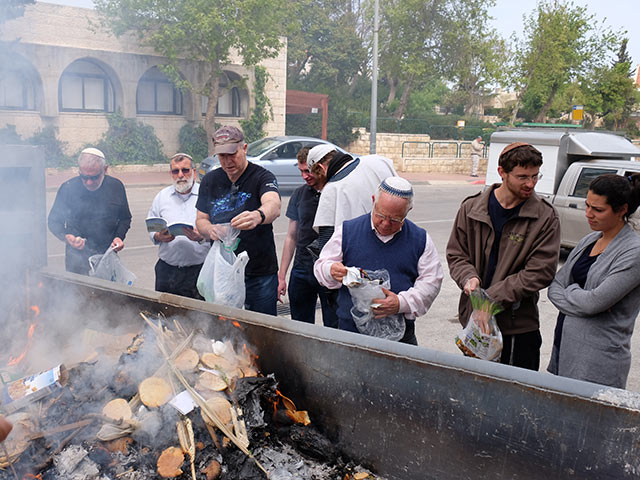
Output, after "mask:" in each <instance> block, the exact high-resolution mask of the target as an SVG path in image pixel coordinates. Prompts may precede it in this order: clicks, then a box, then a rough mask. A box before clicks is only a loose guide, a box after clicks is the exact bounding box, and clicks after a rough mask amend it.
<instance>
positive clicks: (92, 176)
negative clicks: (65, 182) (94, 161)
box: [78, 172, 104, 182]
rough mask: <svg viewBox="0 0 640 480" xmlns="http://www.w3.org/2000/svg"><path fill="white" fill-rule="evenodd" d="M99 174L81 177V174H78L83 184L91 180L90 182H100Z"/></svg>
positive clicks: (100, 174)
mask: <svg viewBox="0 0 640 480" xmlns="http://www.w3.org/2000/svg"><path fill="white" fill-rule="evenodd" d="M102 173H104V172H101V173H99V174H97V175H83V174H82V173H80V174H78V175H79V176H80V178H81V179H82V181H83V182H86V181H88V180H91V181H92V182H97V181H98V180H100V177H101V176H102Z"/></svg>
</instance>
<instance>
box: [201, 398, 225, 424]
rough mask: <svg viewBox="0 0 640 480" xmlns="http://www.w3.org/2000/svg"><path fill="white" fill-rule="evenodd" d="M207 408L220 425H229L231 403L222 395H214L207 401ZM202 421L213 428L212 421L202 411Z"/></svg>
mask: <svg viewBox="0 0 640 480" xmlns="http://www.w3.org/2000/svg"><path fill="white" fill-rule="evenodd" d="M207 407H209V409H210V410H211V411H212V412H213V413H215V414H216V415H217V417H218V418H219V419H220V421H221V422H222V423H224V424H225V425H229V424H230V423H231V403H229V400H227V399H226V398H224V397H223V396H222V395H215V396H213V397H211V398H210V399H209V400H207ZM202 419H203V420H204V421H205V422H206V423H208V424H209V425H214V426H215V423H214V422H213V420H211V418H209V416H208V415H207V414H206V413H205V412H204V411H202Z"/></svg>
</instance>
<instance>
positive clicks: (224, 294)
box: [196, 223, 249, 308]
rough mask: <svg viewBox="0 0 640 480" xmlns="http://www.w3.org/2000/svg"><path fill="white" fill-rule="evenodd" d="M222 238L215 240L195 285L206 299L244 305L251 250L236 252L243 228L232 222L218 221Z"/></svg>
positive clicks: (237, 305)
mask: <svg viewBox="0 0 640 480" xmlns="http://www.w3.org/2000/svg"><path fill="white" fill-rule="evenodd" d="M215 227H216V233H217V234H218V237H219V238H220V240H216V241H215V242H213V245H212V247H211V250H209V253H208V254H207V258H206V259H205V261H204V264H203V265H202V269H201V270H200V275H199V276H198V281H197V283H196V286H197V288H198V292H200V295H202V296H203V297H204V299H205V300H206V301H207V302H211V303H217V304H219V305H227V306H229V307H236V308H242V307H244V300H245V287H244V270H245V268H246V266H247V263H248V262H249V254H248V253H247V252H242V253H240V255H237V256H236V254H235V253H234V252H235V250H236V248H238V244H239V243H240V239H239V238H238V235H240V231H239V230H238V229H237V228H234V227H232V226H231V225H230V224H228V223H226V224H221V225H216V226H215Z"/></svg>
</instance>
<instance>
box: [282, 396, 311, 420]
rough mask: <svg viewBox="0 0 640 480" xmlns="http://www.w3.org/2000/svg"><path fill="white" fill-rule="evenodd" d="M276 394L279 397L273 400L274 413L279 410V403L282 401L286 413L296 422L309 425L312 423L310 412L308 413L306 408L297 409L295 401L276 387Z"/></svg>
mask: <svg viewBox="0 0 640 480" xmlns="http://www.w3.org/2000/svg"><path fill="white" fill-rule="evenodd" d="M276 395H277V396H278V398H277V400H276V401H275V402H273V409H274V412H273V413H274V414H275V413H276V411H277V410H278V405H279V404H280V402H282V405H283V406H284V408H285V414H286V415H287V417H289V418H290V419H291V420H293V421H294V422H296V423H301V424H302V425H309V424H310V423H311V420H310V419H309V414H308V413H307V411H306V410H298V409H296V405H295V403H293V401H292V400H291V399H290V398H288V397H285V396H284V395H283V394H282V393H281V392H280V390H278V389H276Z"/></svg>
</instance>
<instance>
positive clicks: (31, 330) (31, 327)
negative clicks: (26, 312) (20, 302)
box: [7, 305, 40, 367]
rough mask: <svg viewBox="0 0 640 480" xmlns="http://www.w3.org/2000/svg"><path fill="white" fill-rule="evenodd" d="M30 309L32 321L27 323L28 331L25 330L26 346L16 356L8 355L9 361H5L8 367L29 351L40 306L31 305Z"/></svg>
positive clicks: (12, 365)
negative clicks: (32, 314)
mask: <svg viewBox="0 0 640 480" xmlns="http://www.w3.org/2000/svg"><path fill="white" fill-rule="evenodd" d="M31 310H32V311H33V312H34V322H33V323H32V324H30V325H29V331H28V332H27V346H26V347H25V349H24V352H22V353H21V354H20V355H18V356H17V357H13V356H10V357H9V362H8V363H7V365H9V366H10V367H14V366H16V365H18V364H19V363H20V362H21V361H22V360H24V358H25V357H26V356H27V353H29V349H30V348H31V342H32V341H33V334H34V332H35V331H36V323H35V320H36V319H37V318H38V315H40V308H39V307H38V306H37V305H31Z"/></svg>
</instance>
